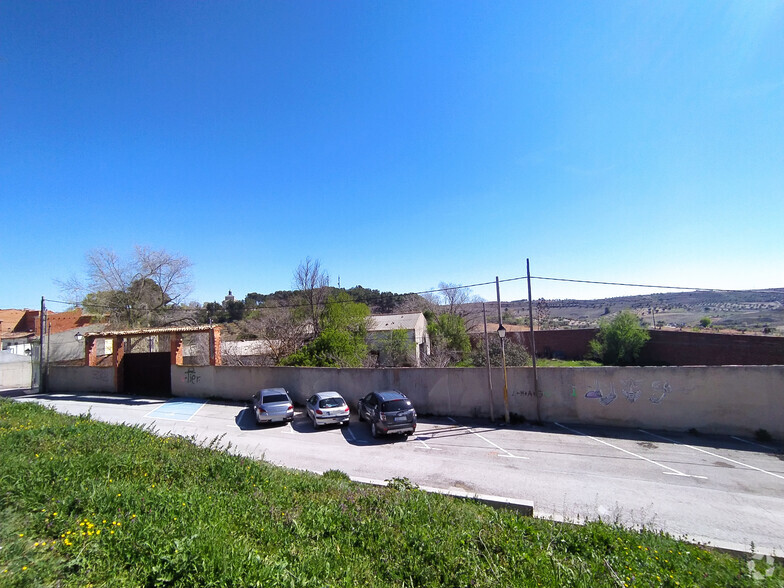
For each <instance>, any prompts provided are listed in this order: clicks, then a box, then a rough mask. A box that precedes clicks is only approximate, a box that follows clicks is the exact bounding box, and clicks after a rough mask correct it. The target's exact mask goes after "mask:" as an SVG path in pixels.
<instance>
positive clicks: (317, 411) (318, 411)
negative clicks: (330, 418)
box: [316, 408, 324, 414]
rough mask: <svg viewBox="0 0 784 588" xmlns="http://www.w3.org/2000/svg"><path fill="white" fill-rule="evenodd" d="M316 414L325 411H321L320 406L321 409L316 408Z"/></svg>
mask: <svg viewBox="0 0 784 588" xmlns="http://www.w3.org/2000/svg"><path fill="white" fill-rule="evenodd" d="M316 414H324V413H323V412H321V409H320V408H319V409H317V410H316Z"/></svg>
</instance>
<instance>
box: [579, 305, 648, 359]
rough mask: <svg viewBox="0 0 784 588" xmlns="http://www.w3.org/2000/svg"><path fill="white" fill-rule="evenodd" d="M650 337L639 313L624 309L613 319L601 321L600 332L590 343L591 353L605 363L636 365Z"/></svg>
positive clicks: (591, 355) (592, 356)
mask: <svg viewBox="0 0 784 588" xmlns="http://www.w3.org/2000/svg"><path fill="white" fill-rule="evenodd" d="M650 338H651V336H650V334H649V333H648V331H647V330H646V329H644V328H643V327H642V326H640V321H639V319H638V318H637V315H635V314H634V313H632V312H629V311H628V310H624V311H623V312H620V313H619V314H618V315H616V317H615V318H614V319H612V320H611V321H609V322H606V321H603V322H602V323H601V325H600V326H599V333H598V334H597V335H596V338H595V339H594V340H593V341H591V343H590V354H589V355H590V357H591V358H595V359H598V360H599V361H601V362H602V363H603V364H604V365H636V364H637V361H638V359H639V357H640V352H641V351H642V348H643V346H644V345H645V343H646V342H647V341H648V339H650Z"/></svg>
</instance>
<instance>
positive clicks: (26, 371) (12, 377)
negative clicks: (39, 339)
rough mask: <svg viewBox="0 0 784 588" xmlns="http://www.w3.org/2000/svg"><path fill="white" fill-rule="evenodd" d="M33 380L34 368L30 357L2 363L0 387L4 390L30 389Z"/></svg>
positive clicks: (0, 366) (0, 365)
mask: <svg viewBox="0 0 784 588" xmlns="http://www.w3.org/2000/svg"><path fill="white" fill-rule="evenodd" d="M32 378H33V367H32V363H31V361H30V358H29V357H21V358H20V359H19V361H13V362H11V361H9V362H3V363H0V386H2V387H3V388H29V387H30V386H31V385H32V384H31V382H32Z"/></svg>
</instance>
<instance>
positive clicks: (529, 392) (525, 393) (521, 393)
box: [509, 390, 544, 398]
mask: <svg viewBox="0 0 784 588" xmlns="http://www.w3.org/2000/svg"><path fill="white" fill-rule="evenodd" d="M509 395H510V396H525V397H527V398H542V396H544V393H542V392H534V391H533V390H513V391H512V392H510V393H509Z"/></svg>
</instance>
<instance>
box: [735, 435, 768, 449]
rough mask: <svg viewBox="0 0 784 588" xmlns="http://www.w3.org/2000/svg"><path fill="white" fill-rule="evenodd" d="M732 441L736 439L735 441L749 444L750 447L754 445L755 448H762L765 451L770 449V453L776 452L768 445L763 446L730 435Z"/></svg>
mask: <svg viewBox="0 0 784 588" xmlns="http://www.w3.org/2000/svg"><path fill="white" fill-rule="evenodd" d="M730 439H735V441H740V442H741V443H748V444H749V445H754V446H755V447H762V448H763V449H768V450H770V451H776V449H775V447H769V446H768V445H763V444H762V443H755V442H754V441H749V440H748V439H741V438H740V437H733V436H732V435H730Z"/></svg>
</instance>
